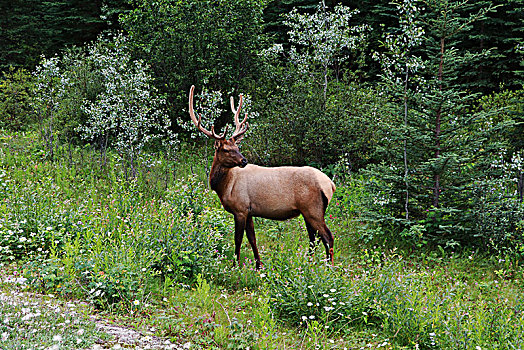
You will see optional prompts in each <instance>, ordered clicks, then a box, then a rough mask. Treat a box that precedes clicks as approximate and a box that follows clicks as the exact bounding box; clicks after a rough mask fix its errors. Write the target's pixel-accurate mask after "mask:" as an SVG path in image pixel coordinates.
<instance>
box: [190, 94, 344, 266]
mask: <svg viewBox="0 0 524 350" xmlns="http://www.w3.org/2000/svg"><path fill="white" fill-rule="evenodd" d="M194 89H195V86H194V85H193V86H191V90H190V92H189V115H190V116H191V120H192V121H193V123H194V124H195V125H196V127H197V128H198V130H200V131H201V132H202V133H204V134H205V135H206V136H207V137H209V138H212V139H214V140H215V144H214V147H215V155H214V158H213V163H212V165H211V170H210V174H209V184H210V187H211V189H212V190H214V191H215V192H216V193H217V195H218V197H219V198H220V202H221V203H222V205H223V207H224V209H225V210H226V211H228V212H229V213H231V214H233V216H234V218H235V255H236V260H237V262H238V264H239V265H240V247H241V244H242V239H243V237H244V231H245V232H246V236H247V239H248V241H249V243H250V245H251V248H252V249H253V254H254V257H255V262H256V268H257V269H260V264H261V263H260V255H259V253H258V248H257V242H256V238H255V228H254V225H253V217H262V218H266V219H272V220H287V219H290V218H294V217H297V216H298V215H300V214H302V216H303V218H304V221H305V222H306V228H307V232H308V234H309V241H310V245H309V250H310V253H312V252H313V248H314V246H315V240H316V237H317V234H318V235H319V236H320V239H321V240H322V243H323V244H324V247H325V248H326V256H327V259H328V261H331V264H333V241H334V238H333V234H332V233H331V231H330V230H329V228H328V227H327V225H326V222H325V220H324V214H325V212H326V208H327V206H328V204H329V201H330V200H331V198H332V197H333V193H334V191H335V184H334V183H333V181H331V179H330V178H329V177H327V175H325V174H324V173H322V172H321V171H320V170H318V169H315V168H312V167H309V166H304V167H294V166H282V167H274V168H270V167H261V166H258V165H252V164H248V162H247V160H246V158H245V157H244V156H243V155H242V154H241V153H240V150H239V148H238V146H239V143H240V141H241V140H242V138H243V136H244V134H245V132H246V131H247V129H248V127H249V124H248V122H247V113H246V115H245V117H244V119H243V120H242V121H240V120H239V115H240V110H241V108H242V95H240V97H239V104H238V108H236V109H235V102H234V99H233V97H231V110H232V112H233V114H234V123H235V130H234V131H233V134H232V135H231V137H230V138H229V139H227V138H226V133H227V129H228V127H227V126H226V129H225V130H224V132H223V133H222V134H220V135H217V134H216V133H215V129H214V126H212V127H211V131H209V130H206V129H205V128H204V127H203V126H202V117H201V116H200V115H198V118H197V117H196V115H195V111H194V109H193V92H194Z"/></svg>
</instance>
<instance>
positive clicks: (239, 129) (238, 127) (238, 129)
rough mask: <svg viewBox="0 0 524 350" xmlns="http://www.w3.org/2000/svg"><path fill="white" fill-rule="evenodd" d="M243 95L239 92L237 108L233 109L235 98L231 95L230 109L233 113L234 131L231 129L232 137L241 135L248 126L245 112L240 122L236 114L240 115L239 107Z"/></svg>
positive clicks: (240, 106)
mask: <svg viewBox="0 0 524 350" xmlns="http://www.w3.org/2000/svg"><path fill="white" fill-rule="evenodd" d="M242 102H243V96H242V94H240V100H239V102H238V109H235V100H234V98H233V96H231V111H232V112H233V114H234V115H235V131H233V135H232V136H231V138H232V139H236V138H238V137H240V136H242V135H243V134H244V133H245V132H246V131H247V129H248V128H249V123H248V122H247V113H246V116H245V117H244V120H242V122H240V121H239V119H238V116H239V115H240V109H241V108H242Z"/></svg>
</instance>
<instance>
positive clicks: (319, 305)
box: [265, 251, 368, 332]
mask: <svg viewBox="0 0 524 350" xmlns="http://www.w3.org/2000/svg"><path fill="white" fill-rule="evenodd" d="M265 273H266V274H267V278H266V279H265V280H266V283H267V287H266V288H267V289H268V292H269V298H270V301H271V306H272V308H273V310H275V312H276V314H277V315H278V317H279V319H281V320H282V321H285V322H288V323H290V324H294V325H304V326H306V325H308V324H310V323H311V322H321V324H322V326H323V327H325V328H328V332H332V331H333V330H342V329H344V328H347V326H348V325H350V324H352V323H353V322H355V321H357V320H360V319H361V317H362V315H363V314H365V313H366V311H368V305H367V301H366V300H365V299H364V298H362V297H361V294H360V293H358V292H356V291H355V285H354V284H353V283H352V282H351V281H350V280H347V279H345V278H344V277H343V276H341V275H340V273H339V272H338V271H337V270H336V269H333V268H331V267H329V266H327V265H326V264H325V263H324V262H321V261H312V259H308V258H304V252H303V251H298V252H291V251H287V252H285V253H284V252H280V254H278V255H275V256H274V257H273V259H272V263H271V265H270V266H266V270H265Z"/></svg>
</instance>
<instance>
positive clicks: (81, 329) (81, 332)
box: [76, 328, 84, 335]
mask: <svg viewBox="0 0 524 350" xmlns="http://www.w3.org/2000/svg"><path fill="white" fill-rule="evenodd" d="M76 334H78V335H82V334H84V329H83V328H80V329H79V330H77V331H76Z"/></svg>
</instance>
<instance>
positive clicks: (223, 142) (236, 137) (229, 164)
mask: <svg viewBox="0 0 524 350" xmlns="http://www.w3.org/2000/svg"><path fill="white" fill-rule="evenodd" d="M194 90H195V86H194V85H192V86H191V90H190V92H189V115H190V116H191V120H192V121H193V123H194V124H195V125H196V127H197V128H198V130H200V131H201V132H202V133H203V134H204V135H206V136H207V137H209V138H212V139H214V140H215V160H216V161H217V162H218V163H219V164H221V165H222V166H223V167H226V168H233V167H236V166H240V167H242V168H243V167H245V166H246V165H247V160H246V158H245V157H244V156H243V155H242V154H241V153H240V150H239V148H238V145H239V143H240V141H241V140H242V138H243V137H244V133H245V132H246V131H247V129H248V128H249V123H248V122H247V113H246V115H245V117H244V119H243V120H242V122H240V120H239V118H238V117H239V115H240V109H241V108H242V102H243V97H242V95H240V101H239V104H238V109H235V101H234V99H233V97H232V96H231V111H232V112H233V114H234V116H235V117H234V121H235V131H233V135H231V137H230V138H229V139H226V133H227V129H228V127H229V125H226V129H225V130H224V132H223V133H222V134H220V135H217V134H216V133H215V127H214V126H212V127H211V131H209V130H207V129H206V128H204V127H203V126H202V116H201V115H198V119H197V117H196V113H195V110H194V108H193V94H194Z"/></svg>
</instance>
